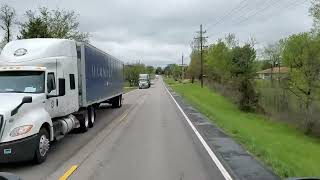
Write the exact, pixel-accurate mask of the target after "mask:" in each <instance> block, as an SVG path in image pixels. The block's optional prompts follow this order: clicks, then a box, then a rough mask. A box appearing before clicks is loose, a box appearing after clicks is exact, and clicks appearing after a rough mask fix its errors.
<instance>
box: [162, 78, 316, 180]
mask: <svg viewBox="0 0 320 180" xmlns="http://www.w3.org/2000/svg"><path fill="white" fill-rule="evenodd" d="M165 81H166V83H167V84H169V85H170V86H171V87H172V88H173V90H174V91H176V92H177V93H179V94H180V95H182V96H183V97H184V98H185V99H186V100H187V101H188V102H189V103H190V104H192V105H193V106H195V108H197V109H198V110H199V111H200V112H202V113H203V114H205V115H206V116H207V117H208V118H209V119H210V120H212V121H213V122H215V123H216V124H217V125H218V126H219V127H221V128H222V129H224V130H225V132H227V133H228V134H229V135H231V136H232V137H234V138H235V139H236V140H237V141H238V142H239V143H241V144H242V145H243V146H244V147H245V148H246V149H247V150H248V151H249V152H251V153H253V154H254V155H255V156H256V157H257V158H258V159H260V160H262V161H263V162H264V163H265V164H267V165H268V166H270V167H271V168H272V169H273V170H274V172H275V173H276V174H278V175H279V176H281V177H282V178H285V177H293V176H295V177H296V176H320V140H319V139H316V138H312V137H308V136H305V135H304V134H303V133H301V132H300V131H298V130H296V129H295V128H293V127H291V126H290V125H288V124H286V123H282V122H278V121H274V120H270V119H267V118H266V117H264V116H262V115H258V114H253V113H245V112H242V111H240V110H239V109H238V108H237V106H236V105H234V104H232V103H231V102H230V101H228V100H227V99H226V98H225V97H223V96H221V95H219V94H218V93H215V92H213V91H212V90H209V89H208V88H206V87H205V88H203V89H201V88H200V86H199V85H198V84H190V83H188V84H180V83H178V82H175V81H173V80H171V79H165Z"/></svg>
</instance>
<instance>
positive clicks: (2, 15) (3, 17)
mask: <svg viewBox="0 0 320 180" xmlns="http://www.w3.org/2000/svg"><path fill="white" fill-rule="evenodd" d="M15 18H16V12H15V10H14V9H13V8H12V7H10V6H8V5H3V6H1V8H0V28H1V29H2V30H3V31H4V38H3V40H2V42H1V44H2V46H4V45H5V44H6V43H8V42H10V41H11V40H12V26H13V24H14V21H15Z"/></svg>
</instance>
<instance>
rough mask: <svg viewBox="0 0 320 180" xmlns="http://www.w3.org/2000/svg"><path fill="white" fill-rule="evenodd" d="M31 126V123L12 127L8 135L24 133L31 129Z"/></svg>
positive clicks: (13, 135)
mask: <svg viewBox="0 0 320 180" xmlns="http://www.w3.org/2000/svg"><path fill="white" fill-rule="evenodd" d="M32 127H33V126H32V125H26V126H20V127H17V128H14V129H13V130H12V131H11V132H10V136H11V137H15V136H20V135H23V134H26V133H28V132H29V131H30V130H31V128H32Z"/></svg>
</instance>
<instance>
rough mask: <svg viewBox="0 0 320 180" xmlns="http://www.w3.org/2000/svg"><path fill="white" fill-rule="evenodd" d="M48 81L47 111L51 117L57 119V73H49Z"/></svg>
mask: <svg viewBox="0 0 320 180" xmlns="http://www.w3.org/2000/svg"><path fill="white" fill-rule="evenodd" d="M46 77H47V79H46V82H47V84H46V86H47V100H46V102H45V104H46V110H47V112H48V113H49V114H50V116H51V117H52V118H53V117H56V115H57V105H56V101H57V97H54V96H56V95H57V93H58V92H57V85H56V82H57V80H56V73H55V72H48V73H47V76H46Z"/></svg>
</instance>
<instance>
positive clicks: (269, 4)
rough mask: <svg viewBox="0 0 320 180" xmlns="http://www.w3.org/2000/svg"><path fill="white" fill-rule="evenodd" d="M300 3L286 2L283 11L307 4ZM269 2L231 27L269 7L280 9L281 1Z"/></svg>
mask: <svg viewBox="0 0 320 180" xmlns="http://www.w3.org/2000/svg"><path fill="white" fill-rule="evenodd" d="M300 1H301V0H296V1H293V2H290V1H286V2H287V3H286V4H284V5H285V9H289V8H292V7H293V6H297V5H299V4H301V3H306V2H307V1H302V2H300ZM269 2H271V3H268V4H265V3H264V5H266V6H262V7H260V8H258V9H257V10H256V11H251V12H254V13H252V14H251V15H250V16H247V17H246V16H245V15H243V16H242V17H245V18H244V19H242V20H241V21H239V22H237V23H235V24H233V25H240V24H242V23H244V22H246V21H248V20H250V19H251V18H253V17H255V16H257V15H259V14H261V13H263V12H264V11H266V10H267V9H270V8H271V7H282V6H281V1H275V0H273V1H272V0H271V1H269ZM279 2H280V3H279ZM282 2H283V1H282ZM288 3H289V4H288ZM279 10H280V9H279ZM247 14H248V13H247ZM238 19H241V18H238ZM210 36H211V34H210Z"/></svg>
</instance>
